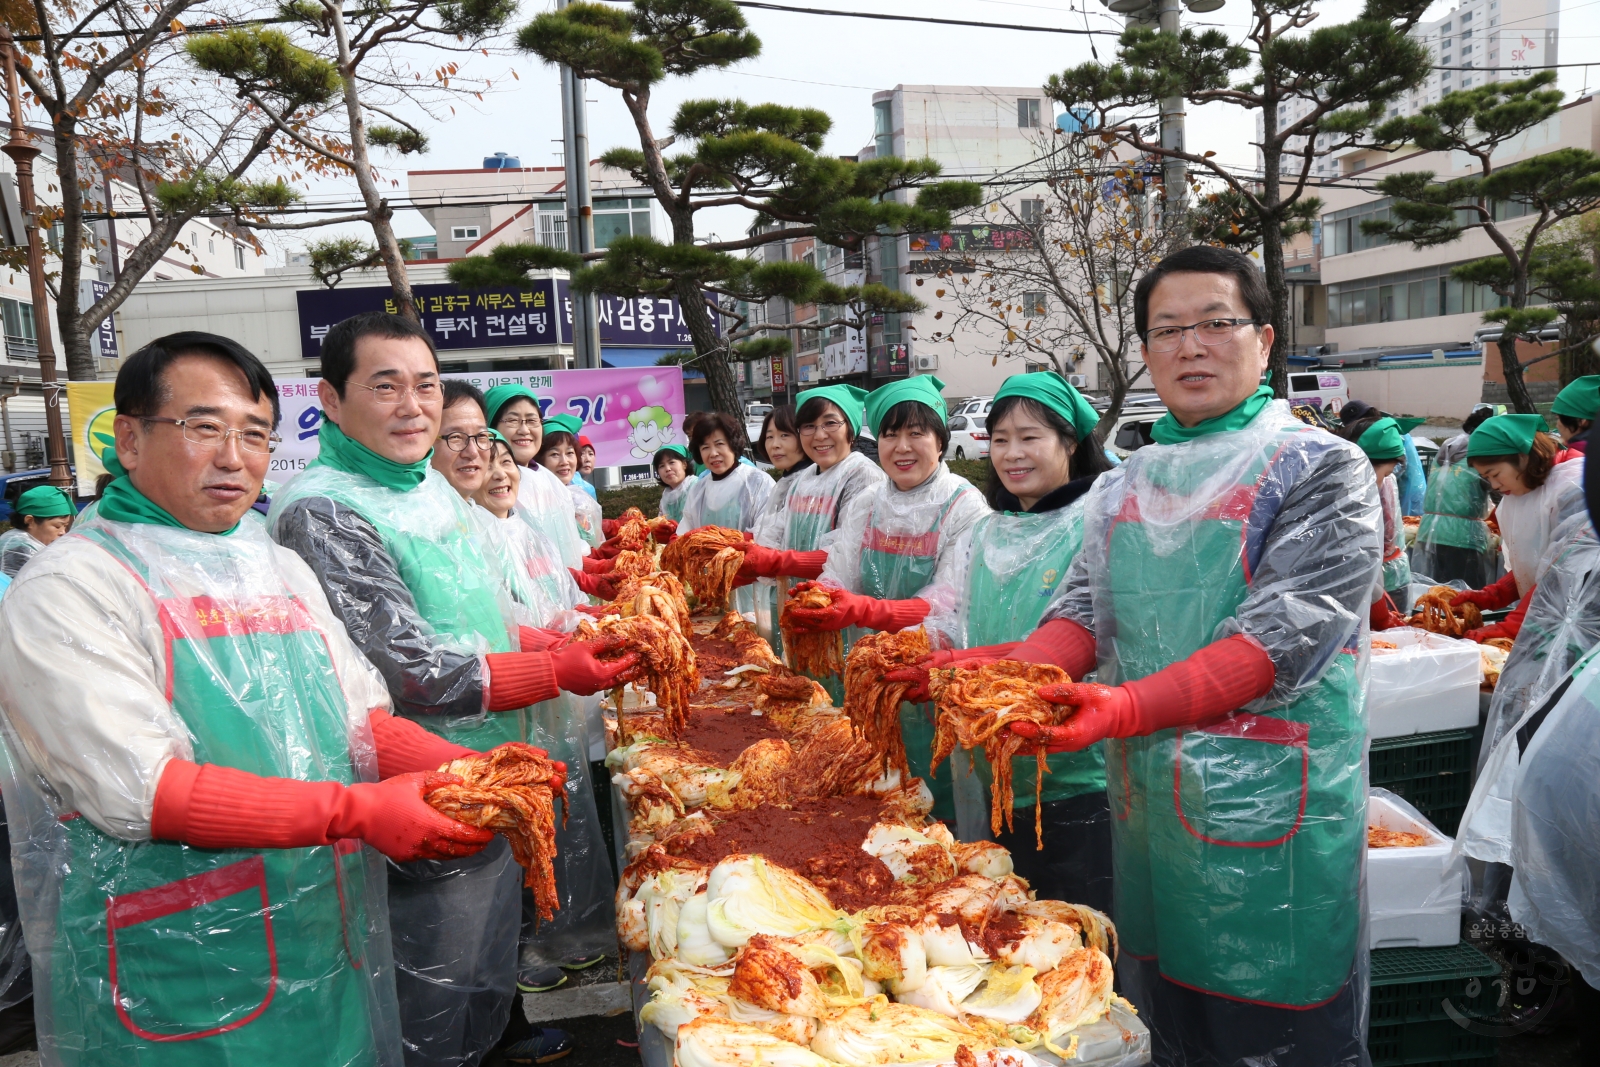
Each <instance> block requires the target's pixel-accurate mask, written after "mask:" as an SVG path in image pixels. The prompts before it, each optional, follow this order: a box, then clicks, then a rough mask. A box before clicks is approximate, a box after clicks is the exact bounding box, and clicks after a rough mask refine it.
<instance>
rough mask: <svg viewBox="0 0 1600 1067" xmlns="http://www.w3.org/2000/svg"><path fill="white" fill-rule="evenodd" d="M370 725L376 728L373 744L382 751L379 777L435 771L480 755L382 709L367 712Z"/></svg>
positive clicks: (379, 752) (379, 751) (380, 752)
mask: <svg viewBox="0 0 1600 1067" xmlns="http://www.w3.org/2000/svg"><path fill="white" fill-rule="evenodd" d="M367 724H368V725H369V726H371V727H372V743H373V746H374V747H376V748H377V750H378V777H379V778H393V777H394V776H395V775H397V774H410V773H411V772H412V771H435V770H438V769H439V768H440V767H442V766H444V765H445V764H446V763H449V762H450V761H451V760H453V759H460V758H461V757H462V756H475V755H477V752H475V751H474V750H472V749H470V748H462V747H461V746H460V745H457V744H452V743H451V742H449V741H446V740H445V739H444V738H442V737H440V736H439V735H438V734H435V733H429V732H428V731H427V730H426V729H424V728H423V727H421V726H419V725H417V724H416V723H414V722H412V721H411V720H410V719H402V718H400V717H399V716H397V715H390V714H389V713H388V712H387V711H384V710H383V709H382V708H373V709H372V710H371V711H370V712H368V713H367Z"/></svg>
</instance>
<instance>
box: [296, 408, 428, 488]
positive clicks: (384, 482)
mask: <svg viewBox="0 0 1600 1067" xmlns="http://www.w3.org/2000/svg"><path fill="white" fill-rule="evenodd" d="M432 455H433V452H432V450H429V452H428V455H426V456H423V457H422V458H421V459H419V460H417V461H416V462H415V463H396V462H395V461H394V460H392V459H385V458H384V457H383V456H380V455H378V454H377V453H376V452H374V451H373V450H372V449H370V448H368V447H367V446H366V445H364V444H362V443H361V442H360V441H357V440H355V439H354V438H351V437H346V436H345V433H344V431H343V430H341V429H339V426H338V424H337V423H333V422H329V421H328V420H327V419H323V420H322V428H321V429H320V430H318V431H317V458H316V459H314V460H312V461H311V462H310V463H308V464H307V467H332V468H333V469H334V470H336V471H344V472H345V473H346V474H363V475H365V476H367V477H368V478H371V479H372V480H373V481H375V482H377V483H378V484H379V485H381V486H383V487H384V488H385V489H393V490H395V491H396V492H399V493H404V492H407V491H409V490H412V489H415V488H416V487H417V486H419V485H421V484H422V480H423V479H424V478H426V477H427V476H428V458H429V457H430V456H432Z"/></svg>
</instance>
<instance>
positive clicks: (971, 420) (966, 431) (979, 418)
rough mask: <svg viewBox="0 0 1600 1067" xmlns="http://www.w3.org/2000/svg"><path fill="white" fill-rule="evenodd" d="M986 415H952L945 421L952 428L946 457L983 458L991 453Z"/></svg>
mask: <svg viewBox="0 0 1600 1067" xmlns="http://www.w3.org/2000/svg"><path fill="white" fill-rule="evenodd" d="M991 403H993V401H991ZM986 419H987V416H984V415H952V416H950V421H949V422H947V423H945V425H946V426H948V427H949V428H950V444H949V446H948V447H946V448H945V450H944V458H945V459H983V458H984V457H986V456H987V455H988V454H989V428H988V426H987V425H986Z"/></svg>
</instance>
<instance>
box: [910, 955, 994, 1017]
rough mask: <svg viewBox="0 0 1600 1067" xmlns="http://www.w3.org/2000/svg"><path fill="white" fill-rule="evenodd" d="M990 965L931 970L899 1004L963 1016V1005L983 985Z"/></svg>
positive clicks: (951, 1015) (953, 1015)
mask: <svg viewBox="0 0 1600 1067" xmlns="http://www.w3.org/2000/svg"><path fill="white" fill-rule="evenodd" d="M988 973H989V965H988V964H981V965H979V966H975V967H929V968H928V977H927V978H926V979H924V981H923V983H922V984H921V985H920V986H918V987H917V988H916V989H913V990H911V992H909V993H901V994H900V1003H902V1004H912V1005H915V1006H916V1007H919V1008H927V1009H928V1010H929V1011H936V1012H938V1013H939V1014H940V1015H948V1016H950V1017H951V1018H952V1019H954V1018H957V1017H959V1016H960V1015H961V1011H962V1008H961V1002H962V1001H964V1000H966V999H967V998H968V997H969V996H971V995H972V991H973V990H974V989H977V988H978V986H979V985H981V984H982V983H983V979H984V977H985V976H986V975H987V974H988Z"/></svg>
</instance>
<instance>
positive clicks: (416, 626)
mask: <svg viewBox="0 0 1600 1067" xmlns="http://www.w3.org/2000/svg"><path fill="white" fill-rule="evenodd" d="M276 533H277V540H278V542H279V544H281V545H283V546H284V547H285V548H287V549H290V550H291V551H293V552H294V553H295V554H296V555H298V556H299V557H300V558H301V559H303V560H305V562H306V563H307V564H308V565H309V566H310V567H311V570H312V572H313V573H315V574H316V576H317V580H318V581H319V582H321V583H322V588H323V591H324V592H325V593H326V594H327V598H328V603H329V605H330V606H331V607H332V609H333V613H334V614H335V615H337V616H338V617H339V620H340V621H341V622H342V623H343V624H344V627H345V629H346V630H347V631H348V632H349V634H350V639H351V641H353V642H354V643H355V645H356V647H357V648H359V649H360V650H361V651H362V652H363V653H364V654H365V655H366V657H367V659H368V660H369V661H370V662H371V663H372V665H373V666H374V667H376V668H377V670H378V674H379V675H381V676H382V677H383V680H384V683H385V684H386V685H387V686H388V689H389V693H390V695H391V697H392V702H393V707H394V710H396V711H398V712H401V713H404V714H408V715H450V716H472V715H479V714H481V713H482V712H483V709H484V704H483V661H482V658H481V657H480V656H478V655H476V654H468V653H464V652H459V651H453V650H451V649H449V648H446V647H444V645H443V644H442V643H440V642H439V641H438V640H437V639H436V638H435V637H434V635H433V633H432V630H431V629H430V627H429V626H428V625H427V623H425V622H424V621H423V619H422V617H421V615H419V614H418V612H417V605H416V600H415V598H413V597H412V595H411V591H410V590H409V589H407V588H406V585H405V582H404V581H403V580H402V579H401V577H400V572H399V570H398V569H396V567H395V564H394V561H393V560H392V559H390V557H389V553H388V551H387V550H386V549H385V547H384V544H383V539H382V538H381V537H380V536H379V535H378V531H377V530H376V529H374V528H373V526H372V524H371V523H369V522H367V521H366V520H365V519H363V518H362V517H361V516H360V515H358V514H356V512H355V511H353V510H351V509H350V508H347V507H344V506H342V505H340V504H339V503H337V502H335V501H333V500H330V499H328V498H326V497H307V498H305V499H302V500H297V501H294V502H293V503H292V504H290V505H289V506H288V507H287V508H286V509H285V510H284V512H283V513H282V515H281V517H279V518H278V520H277V526H276Z"/></svg>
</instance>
